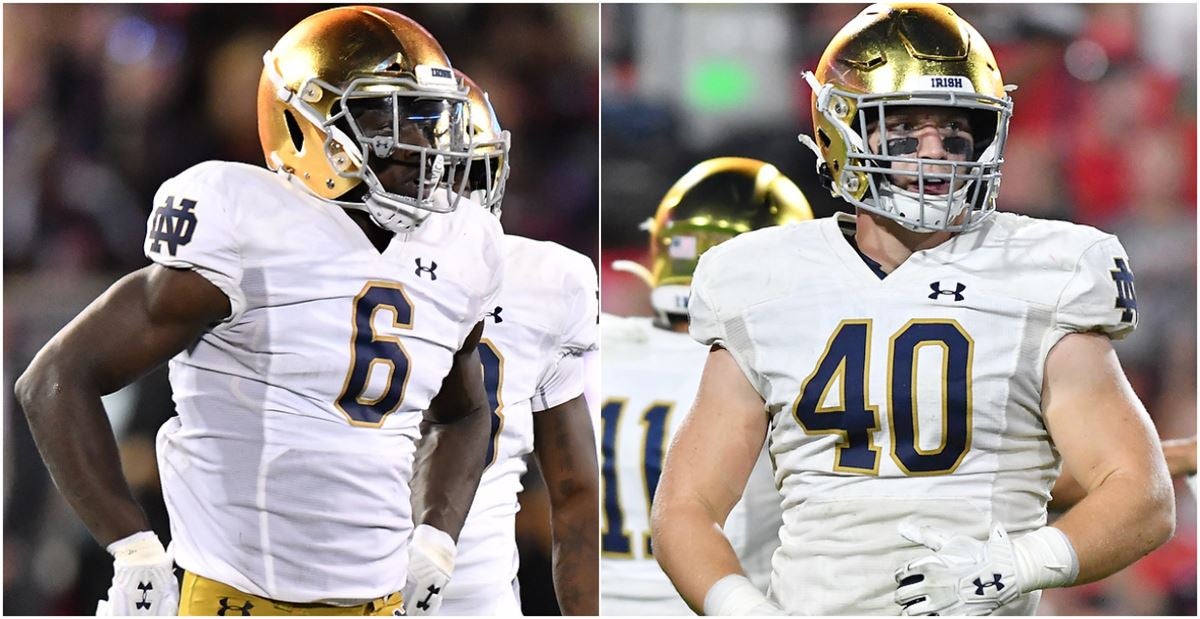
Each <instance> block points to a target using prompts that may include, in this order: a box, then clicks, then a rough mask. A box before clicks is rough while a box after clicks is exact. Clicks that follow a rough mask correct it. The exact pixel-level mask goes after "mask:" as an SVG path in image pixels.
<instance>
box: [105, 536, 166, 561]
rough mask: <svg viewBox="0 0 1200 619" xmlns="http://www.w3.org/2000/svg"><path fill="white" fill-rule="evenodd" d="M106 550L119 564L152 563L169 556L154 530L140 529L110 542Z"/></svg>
mask: <svg viewBox="0 0 1200 619" xmlns="http://www.w3.org/2000/svg"><path fill="white" fill-rule="evenodd" d="M105 550H107V551H108V554H110V555H112V556H113V560H114V561H115V562H116V563H117V564H119V565H151V564H154V563H162V562H163V561H165V560H166V558H167V551H166V550H165V549H164V548H163V545H162V542H160V541H158V536H157V535H155V534H154V532H153V531H138V532H137V533H134V534H133V535H130V536H129V537H124V538H121V539H119V540H117V541H115V542H113V543H111V544H109V545H108V547H107V548H105Z"/></svg>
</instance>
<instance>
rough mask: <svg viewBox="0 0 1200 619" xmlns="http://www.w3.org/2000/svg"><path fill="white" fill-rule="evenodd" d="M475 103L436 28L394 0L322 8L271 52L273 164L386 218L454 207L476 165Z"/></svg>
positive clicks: (268, 119)
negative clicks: (389, 5)
mask: <svg viewBox="0 0 1200 619" xmlns="http://www.w3.org/2000/svg"><path fill="white" fill-rule="evenodd" d="M468 114H469V111H468V110H467V93H466V89H465V88H463V87H462V86H461V85H460V84H459V83H458V80H457V79H456V78H455V76H454V70H453V68H452V67H451V66H450V60H449V59H448V58H447V57H446V53H445V52H444V51H442V48H441V46H440V45H439V44H438V42H437V40H435V39H434V38H433V36H432V35H430V34H429V32H427V31H426V30H425V29H424V28H422V27H421V26H420V24H418V23H416V22H415V21H413V20H411V19H409V18H408V17H405V16H404V15H401V14H399V13H397V12H395V11H391V10H388V9H381V8H376V7H369V6H347V7H339V8H335V9H329V10H327V11H321V12H320V13H317V14H315V15H312V16H310V17H308V18H305V19H304V20H303V21H301V22H300V23H299V24H296V25H295V26H294V27H293V28H292V29H291V30H289V31H288V32H287V33H286V34H284V35H283V37H282V38H281V39H279V42H278V43H276V44H275V47H274V48H272V49H271V50H269V51H268V52H267V53H266V54H265V55H264V56H263V72H262V77H261V78H260V79H259V86H258V133H259V139H260V141H261V143H262V147H263V154H264V155H265V156H266V159H267V165H268V167H270V168H271V169H272V170H277V171H280V172H281V173H283V174H288V175H291V176H294V177H295V178H296V179H297V180H298V181H299V182H300V183H302V184H303V186H304V187H305V188H307V190H308V191H309V192H311V193H312V194H314V195H316V196H317V197H319V198H322V199H325V200H330V201H334V202H337V203H338V204H340V205H342V206H344V207H347V208H355V209H359V210H364V211H366V212H368V213H370V215H371V217H372V219H374V220H375V222H376V223H377V224H378V225H380V226H381V227H383V228H385V229H389V230H393V231H394V230H401V229H405V228H409V227H411V226H413V225H415V224H417V223H419V222H420V221H422V220H423V219H424V218H425V217H426V216H427V215H428V214H429V213H430V212H438V213H445V212H450V211H452V210H453V209H454V207H455V206H456V203H457V199H455V198H454V197H453V196H455V195H457V194H458V193H459V191H461V189H462V185H463V179H465V177H466V172H467V170H468V169H469V152H470V135H469V133H468V131H467V120H468ZM456 177H457V182H456ZM439 187H444V188H448V189H450V190H451V191H450V193H449V194H447V193H446V192H437V189H438V188H439ZM455 189H457V190H459V191H455ZM353 190H357V191H353Z"/></svg>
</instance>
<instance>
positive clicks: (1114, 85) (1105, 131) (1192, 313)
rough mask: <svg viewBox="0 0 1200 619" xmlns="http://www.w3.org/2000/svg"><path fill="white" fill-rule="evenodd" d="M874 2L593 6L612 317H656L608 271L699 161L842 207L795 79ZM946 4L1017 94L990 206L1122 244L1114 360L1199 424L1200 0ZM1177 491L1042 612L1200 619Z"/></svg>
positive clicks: (1170, 417)
mask: <svg viewBox="0 0 1200 619" xmlns="http://www.w3.org/2000/svg"><path fill="white" fill-rule="evenodd" d="M864 7H865V4H854V5H841V4H805V5H801V4H795V5H738V6H733V5H649V6H646V5H605V6H604V7H603V8H602V11H601V24H602V28H603V32H604V37H603V42H602V52H601V53H602V70H601V82H602V90H603V92H604V98H603V106H602V116H603V123H602V126H601V131H602V136H601V143H602V158H601V165H602V168H603V170H604V173H603V174H604V183H603V187H602V196H601V199H602V204H603V212H604V218H603V222H602V229H601V234H602V243H603V247H602V258H601V269H602V271H601V273H602V281H603V298H602V307H603V308H604V311H607V312H610V313H616V314H623V315H648V314H650V306H649V296H648V295H647V294H646V292H647V291H646V289H645V286H644V285H643V284H642V283H641V282H640V281H639V280H638V279H637V278H635V277H632V276H630V275H629V274H625V273H620V272H616V271H613V270H612V269H611V267H610V265H611V263H612V261H613V260H615V259H632V260H641V261H643V262H645V260H646V258H647V253H646V245H647V238H646V234H645V233H644V232H642V231H640V230H639V227H638V226H639V224H640V223H642V221H644V220H645V219H646V218H647V217H649V216H651V215H652V214H653V213H654V209H655V208H656V206H657V205H658V202H659V200H661V199H662V196H663V194H664V193H665V192H666V191H667V189H668V188H669V187H670V186H671V185H672V183H673V182H674V181H675V180H676V179H677V178H679V177H680V176H681V175H682V174H683V173H684V172H686V171H687V170H688V169H689V168H690V167H691V166H692V165H694V164H695V163H697V162H699V161H702V160H704V159H707V158H710V157H715V156H723V155H733V156H743V157H754V158H758V159H763V160H765V161H768V162H770V163H772V164H774V165H775V166H777V167H778V168H779V169H780V170H781V171H782V172H783V173H784V174H786V175H788V176H789V177H790V178H792V179H793V180H795V181H796V183H797V184H798V185H799V186H800V187H801V189H803V190H804V192H805V195H806V196H807V197H808V199H809V201H810V202H811V203H812V205H813V210H814V212H815V213H816V214H817V216H825V215H829V214H831V213H833V212H835V211H837V210H846V209H847V205H846V204H845V203H844V202H842V201H840V200H837V199H835V198H833V197H831V196H830V195H829V192H828V191H826V190H824V189H822V188H821V186H820V185H819V183H818V181H817V177H816V174H815V168H814V166H815V160H814V157H813V155H812V154H811V153H810V152H809V151H808V150H807V149H805V148H803V147H802V146H801V145H800V144H799V143H797V141H796V134H797V133H800V132H804V133H807V134H809V135H811V133H812V119H811V109H810V101H811V99H810V96H811V92H810V90H809V89H808V87H807V86H806V85H805V84H804V83H803V81H802V80H801V78H800V75H801V72H803V71H805V70H811V69H813V68H815V66H816V64H817V61H818V60H819V58H820V56H821V53H822V52H823V51H824V48H825V46H826V45H827V44H828V42H829V41H830V39H831V38H832V37H833V35H834V34H835V33H836V32H837V31H838V30H839V29H840V28H841V27H842V26H843V25H844V24H846V23H847V22H848V21H849V20H850V19H851V18H853V17H854V16H855V15H857V14H858V13H859V12H860V11H861V10H862V9H863V8H864ZM952 7H953V8H954V9H955V10H956V11H957V12H958V13H959V15H961V16H962V17H963V18H965V19H966V20H967V21H968V22H970V23H972V24H973V25H974V26H975V27H976V28H977V29H978V30H979V31H980V32H981V33H982V34H983V36H984V38H985V39H986V40H987V41H988V42H989V44H990V46H991V48H992V50H993V52H994V53H995V55H996V57H997V61H998V63H999V65H1000V69H1001V72H1002V74H1003V77H1004V80H1005V82H1006V83H1009V84H1016V85H1018V87H1019V88H1018V90H1017V91H1016V92H1014V93H1012V97H1013V100H1014V116H1013V120H1012V125H1011V133H1010V137H1009V143H1008V146H1007V149H1006V152H1005V158H1006V163H1005V164H1004V169H1003V173H1004V184H1003V189H1002V190H1001V191H1000V197H999V208H1000V209H1002V210H1007V211H1013V212H1018V213H1024V214H1029V215H1033V216H1037V217H1044V218H1054V219H1067V220H1070V221H1074V222H1078V223H1083V224H1089V225H1092V226H1096V227H1098V228H1100V229H1102V230H1105V231H1108V232H1112V233H1115V234H1117V235H1118V236H1119V237H1120V238H1121V240H1122V242H1123V243H1124V245H1125V247H1126V249H1127V250H1128V252H1129V254H1130V259H1131V261H1132V266H1133V268H1134V271H1135V273H1136V274H1137V292H1138V307H1139V311H1141V312H1142V315H1141V321H1140V326H1139V328H1138V330H1137V332H1136V333H1134V335H1133V336H1131V337H1130V338H1128V339H1127V340H1125V341H1122V342H1118V343H1117V344H1116V348H1117V351H1118V354H1119V355H1120V359H1121V362H1122V364H1123V365H1124V367H1125V370H1126V372H1127V374H1128V375H1129V376H1130V379H1131V381H1132V382H1133V384H1134V387H1135V389H1136V390H1137V392H1138V394H1139V395H1140V397H1141V399H1142V401H1143V402H1144V403H1145V404H1146V406H1147V408H1148V409H1149V410H1150V412H1151V415H1152V417H1153V418H1154V420H1155V422H1156V424H1157V426H1158V429H1159V432H1160V434H1161V436H1162V437H1164V438H1174V437H1183V436H1189V435H1193V434H1195V432H1196V326H1197V318H1196V185H1197V178H1196V171H1197V160H1196V89H1197V84H1196V46H1197V40H1196V6H1195V5H1194V4H1171V5H1166V4H1157V5H1151V4H1138V5H1132V4H1097V5H1080V4H1076V5H1058V4H1045V3H1038V4H1036V5H1035V4H1026V5H1020V4H1005V5H998V4H997V5H992V4H962V5H952ZM673 50H682V51H681V52H679V53H671V52H672V51H673ZM764 67H766V71H764V69H763V68H764ZM771 71H775V72H774V73H772V72H771ZM714 81H715V83H716V87H713V83H714ZM1176 497H1177V501H1178V526H1177V528H1176V534H1175V538H1174V539H1173V540H1171V541H1170V542H1169V543H1168V544H1167V545H1165V546H1164V547H1162V548H1160V549H1159V550H1157V551H1155V552H1154V553H1152V554H1151V555H1149V556H1148V557H1146V558H1145V559H1143V560H1142V561H1139V562H1138V563H1137V564H1136V565H1134V566H1132V567H1130V568H1129V569H1126V570H1125V571H1123V572H1121V573H1119V574H1117V575H1115V576H1113V577H1111V578H1109V579H1107V580H1105V581H1102V582H1100V583H1096V584H1093V585H1088V586H1085V587H1077V588H1073V589H1068V590H1053V591H1048V592H1046V594H1045V596H1044V597H1043V603H1042V608H1041V611H1042V612H1043V613H1047V614H1069V615H1074V614H1083V615H1087V614H1114V615H1120V614H1132V615H1140V614H1183V615H1194V614H1195V613H1196V497H1195V496H1194V495H1193V494H1191V492H1190V491H1189V490H1187V489H1186V488H1185V487H1184V486H1183V484H1182V483H1179V484H1178V485H1177V486H1176Z"/></svg>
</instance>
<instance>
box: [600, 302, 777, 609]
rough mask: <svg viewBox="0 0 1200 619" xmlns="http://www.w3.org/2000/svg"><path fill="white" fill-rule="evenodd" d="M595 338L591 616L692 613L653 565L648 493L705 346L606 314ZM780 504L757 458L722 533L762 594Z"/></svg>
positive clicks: (763, 461)
mask: <svg viewBox="0 0 1200 619" xmlns="http://www.w3.org/2000/svg"><path fill="white" fill-rule="evenodd" d="M601 333H602V335H601V337H602V338H603V344H602V346H601V350H602V351H603V355H604V361H603V364H602V370H601V372H602V373H603V380H602V382H601V389H602V391H603V394H604V395H603V399H602V402H603V405H602V407H601V411H600V414H601V431H600V437H599V438H600V443H601V449H600V451H601V480H602V486H603V487H602V493H603V494H602V498H603V505H601V515H602V521H601V533H600V545H601V551H602V553H601V559H600V581H601V583H602V587H601V594H600V612H601V614H604V615H668V614H670V615H680V614H692V613H691V610H690V609H688V607H687V605H686V604H685V603H684V602H683V599H682V598H680V597H679V593H677V592H676V591H675V587H674V586H673V585H672V584H671V581H670V580H668V579H667V575H666V574H664V573H663V571H662V568H660V567H659V566H658V562H657V561H655V560H654V556H653V548H652V544H651V542H650V497H652V496H653V495H654V493H655V491H656V490H657V488H658V481H659V476H660V474H661V473H662V462H663V457H664V455H665V452H666V448H667V445H669V444H670V441H671V437H672V436H673V435H674V433H675V430H676V429H677V428H678V427H679V424H680V423H682V422H683V418H684V417H685V416H686V415H687V414H688V411H689V410H690V409H691V407H692V400H693V399H694V398H695V396H696V389H697V387H699V385H700V375H701V373H702V371H703V369H704V362H705V359H706V358H707V356H708V348H706V347H704V346H700V345H697V344H696V342H694V341H692V339H691V338H689V337H688V336H687V334H684V333H676V332H674V331H670V330H667V329H660V328H658V327H655V326H654V325H653V324H652V323H651V319H650V318H620V317H617V316H612V315H608V314H605V315H603V316H602V318H601ZM779 502H780V497H779V492H778V491H777V490H776V488H775V483H774V480H773V478H772V477H771V466H770V462H769V461H768V459H767V457H766V454H765V452H764V454H763V456H762V457H760V458H759V461H758V463H757V464H756V465H755V467H754V470H753V472H752V473H751V475H750V479H749V481H747V483H746V490H745V492H744V493H743V495H742V500H741V501H740V502H738V504H737V505H736V506H734V508H733V511H732V512H730V514H729V517H728V518H727V519H726V521H725V529H724V530H725V534H726V536H727V537H729V541H730V543H731V544H732V545H733V548H734V551H735V552H737V554H738V558H739V560H740V561H741V563H742V566H743V568H744V569H745V571H746V575H747V576H748V577H749V578H750V579H751V581H752V582H754V584H755V585H757V586H758V587H759V588H760V589H762V590H763V591H765V590H766V588H767V583H768V581H769V575H770V556H771V552H772V551H774V549H775V548H776V547H777V546H778V545H779V538H778V535H777V532H778V530H779V525H780V511H779V510H780V508H779Z"/></svg>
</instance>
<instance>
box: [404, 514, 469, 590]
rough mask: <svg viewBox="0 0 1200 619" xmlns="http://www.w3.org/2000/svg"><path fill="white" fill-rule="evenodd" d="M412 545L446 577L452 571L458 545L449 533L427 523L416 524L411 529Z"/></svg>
mask: <svg viewBox="0 0 1200 619" xmlns="http://www.w3.org/2000/svg"><path fill="white" fill-rule="evenodd" d="M412 545H413V547H414V548H415V549H417V550H419V551H420V552H422V553H423V554H424V555H425V557H426V558H428V559H429V561H430V562H431V563H433V565H434V567H437V568H438V569H440V570H441V571H442V572H443V573H444V574H446V577H447V578H448V577H449V576H450V575H451V574H453V573H454V557H455V555H456V554H457V553H458V547H457V546H456V545H455V544H454V538H452V537H450V534H449V533H446V532H445V531H443V530H441V529H439V528H437V527H434V526H431V525H428V524H422V525H417V529H416V530H415V531H413V536H412Z"/></svg>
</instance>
